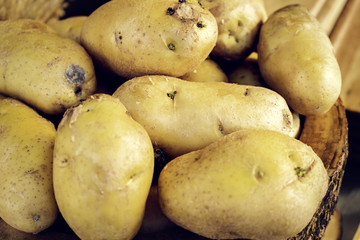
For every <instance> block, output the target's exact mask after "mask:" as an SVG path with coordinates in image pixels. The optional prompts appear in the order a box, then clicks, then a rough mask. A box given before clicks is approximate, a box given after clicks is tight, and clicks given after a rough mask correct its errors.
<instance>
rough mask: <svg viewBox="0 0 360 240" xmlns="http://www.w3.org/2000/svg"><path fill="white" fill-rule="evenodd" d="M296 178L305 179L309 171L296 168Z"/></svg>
mask: <svg viewBox="0 0 360 240" xmlns="http://www.w3.org/2000/svg"><path fill="white" fill-rule="evenodd" d="M294 170H295V173H296V176H298V177H299V178H302V177H305V175H306V173H307V171H306V169H305V168H302V167H296V168H294Z"/></svg>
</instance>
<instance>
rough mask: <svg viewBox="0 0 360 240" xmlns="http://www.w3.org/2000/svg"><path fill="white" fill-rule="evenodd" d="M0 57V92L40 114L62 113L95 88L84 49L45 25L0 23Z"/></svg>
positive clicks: (91, 69) (30, 22)
mask: <svg viewBox="0 0 360 240" xmlns="http://www.w3.org/2000/svg"><path fill="white" fill-rule="evenodd" d="M0 56H1V57H0V75H1V76H2V81H1V82H0V92H1V93H4V94H6V95H8V96H11V97H14V98H17V99H20V100H22V101H24V102H26V103H27V104H28V105H30V106H32V107H34V108H36V109H38V110H40V111H41V112H43V113H46V114H60V113H63V112H64V111H65V110H66V109H67V108H68V107H70V106H73V105H75V104H77V103H78V102H79V101H80V100H82V99H84V98H86V97H87V96H89V95H90V94H91V93H93V92H94V91H95V89H96V76H95V72H94V66H93V63H92V60H91V58H90V56H89V55H88V54H87V52H86V51H85V49H84V48H83V47H81V46H80V44H78V43H76V42H75V41H73V40H70V39H67V38H63V37H60V36H59V35H58V34H56V33H55V32H54V31H53V30H52V29H51V28H50V27H48V26H47V25H46V24H44V23H40V22H37V21H35V20H30V19H21V20H7V21H1V22H0Z"/></svg>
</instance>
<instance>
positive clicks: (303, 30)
mask: <svg viewBox="0 0 360 240" xmlns="http://www.w3.org/2000/svg"><path fill="white" fill-rule="evenodd" d="M257 51H258V58H259V67H260V71H261V75H262V76H263V78H264V80H265V81H266V83H267V84H268V85H269V87H270V88H272V89H274V90H275V91H276V92H278V93H279V94H281V95H282V96H283V97H284V98H285V99H286V101H287V102H288V104H289V106H290V107H291V108H292V109H294V111H296V112H298V113H299V114H302V115H314V114H323V113H326V112H327V111H329V109H330V108H331V107H332V106H333V105H334V104H335V102H336V101H337V99H338V98H339V95H340V90H341V72H340V68H339V65H338V63H337V60H336V58H335V55H334V50H333V46H332V44H331V42H330V40H329V37H328V36H327V34H326V33H325V31H324V30H323V29H322V28H321V26H320V24H319V22H318V21H317V20H316V18H315V17H314V16H313V15H311V14H310V12H309V11H308V9H306V8H305V7H304V6H301V5H289V6H286V7H284V8H281V9H279V10H278V11H276V12H274V13H273V14H272V15H271V16H269V18H268V20H267V21H266V22H265V23H264V25H263V26H262V28H261V31H260V37H259V44H258V46H257Z"/></svg>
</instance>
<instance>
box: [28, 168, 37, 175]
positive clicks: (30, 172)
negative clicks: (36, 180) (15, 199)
mask: <svg viewBox="0 0 360 240" xmlns="http://www.w3.org/2000/svg"><path fill="white" fill-rule="evenodd" d="M38 172H39V170H34V169H33V168H32V169H30V170H27V171H25V174H36V173H38Z"/></svg>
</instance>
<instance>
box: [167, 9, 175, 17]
mask: <svg viewBox="0 0 360 240" xmlns="http://www.w3.org/2000/svg"><path fill="white" fill-rule="evenodd" d="M174 13H175V10H174V9H173V8H172V7H169V8H168V9H167V10H166V15H170V16H171V15H173V14H174Z"/></svg>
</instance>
